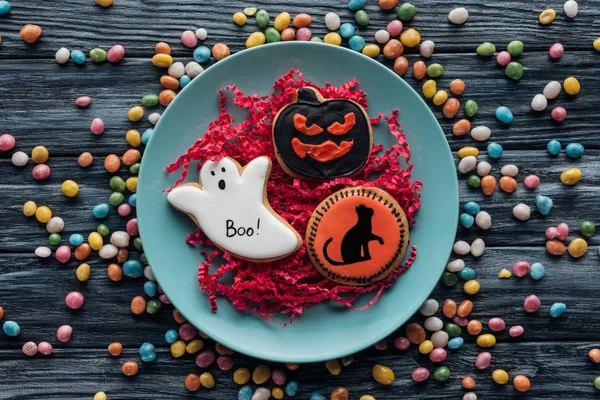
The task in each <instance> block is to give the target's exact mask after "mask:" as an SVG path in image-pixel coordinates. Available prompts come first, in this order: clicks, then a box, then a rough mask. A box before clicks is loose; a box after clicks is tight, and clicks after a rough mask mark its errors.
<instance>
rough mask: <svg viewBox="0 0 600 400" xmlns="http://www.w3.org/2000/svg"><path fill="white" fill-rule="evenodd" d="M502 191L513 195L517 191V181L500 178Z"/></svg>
mask: <svg viewBox="0 0 600 400" xmlns="http://www.w3.org/2000/svg"><path fill="white" fill-rule="evenodd" d="M500 189H502V190H503V191H505V192H506V193H512V192H514V191H515V190H517V181H516V180H515V178H513V177H510V176H503V177H502V178H500Z"/></svg>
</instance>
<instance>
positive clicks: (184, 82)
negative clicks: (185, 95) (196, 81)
mask: <svg viewBox="0 0 600 400" xmlns="http://www.w3.org/2000/svg"><path fill="white" fill-rule="evenodd" d="M191 81H192V78H190V77H189V76H187V75H183V76H182V77H181V78H179V86H181V87H182V88H184V87H186V86H187V85H188V83H190V82H191Z"/></svg>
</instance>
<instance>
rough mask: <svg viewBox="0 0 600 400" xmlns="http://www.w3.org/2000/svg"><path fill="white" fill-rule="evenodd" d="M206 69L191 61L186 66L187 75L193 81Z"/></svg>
mask: <svg viewBox="0 0 600 400" xmlns="http://www.w3.org/2000/svg"><path fill="white" fill-rule="evenodd" d="M202 71H204V68H202V66H201V65H200V64H198V63H197V62H196V61H190V62H189V63H187V64H186V65H185V73H186V74H187V75H188V76H189V77H190V78H192V79H194V78H195V77H197V76H198V75H200V73H201V72H202Z"/></svg>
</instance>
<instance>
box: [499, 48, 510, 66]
mask: <svg viewBox="0 0 600 400" xmlns="http://www.w3.org/2000/svg"><path fill="white" fill-rule="evenodd" d="M510 60H511V57H510V53H509V52H508V51H501V52H500V53H498V55H496V62H497V63H498V65H502V66H503V67H504V66H507V65H508V64H509V63H510Z"/></svg>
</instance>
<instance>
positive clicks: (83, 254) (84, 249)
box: [74, 243, 92, 261]
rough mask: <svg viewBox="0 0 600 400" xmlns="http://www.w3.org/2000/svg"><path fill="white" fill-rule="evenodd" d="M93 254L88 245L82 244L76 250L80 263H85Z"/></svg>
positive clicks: (76, 256)
mask: <svg viewBox="0 0 600 400" xmlns="http://www.w3.org/2000/svg"><path fill="white" fill-rule="evenodd" d="M90 254H92V248H91V247H90V245H89V244H87V243H82V244H80V245H79V246H77V248H76V249H75V254H74V255H75V258H76V259H77V260H79V261H85V260H87V259H88V257H89V256H90Z"/></svg>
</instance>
